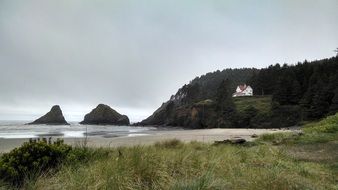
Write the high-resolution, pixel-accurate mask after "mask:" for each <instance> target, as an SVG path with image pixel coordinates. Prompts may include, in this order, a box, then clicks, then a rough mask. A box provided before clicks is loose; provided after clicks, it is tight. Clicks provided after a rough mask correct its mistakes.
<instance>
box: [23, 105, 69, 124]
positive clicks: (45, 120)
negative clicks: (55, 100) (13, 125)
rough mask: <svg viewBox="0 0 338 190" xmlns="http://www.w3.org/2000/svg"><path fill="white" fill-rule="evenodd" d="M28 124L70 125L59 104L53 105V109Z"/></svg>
mask: <svg viewBox="0 0 338 190" xmlns="http://www.w3.org/2000/svg"><path fill="white" fill-rule="evenodd" d="M28 124H29V125H34V124H47V125H69V124H68V123H67V121H66V120H65V118H64V117H63V114H62V111H61V108H60V106H58V105H55V106H53V107H52V109H51V110H50V111H49V112H48V113H46V114H45V115H44V116H42V117H40V118H39V119H37V120H35V121H33V122H32V123H28Z"/></svg>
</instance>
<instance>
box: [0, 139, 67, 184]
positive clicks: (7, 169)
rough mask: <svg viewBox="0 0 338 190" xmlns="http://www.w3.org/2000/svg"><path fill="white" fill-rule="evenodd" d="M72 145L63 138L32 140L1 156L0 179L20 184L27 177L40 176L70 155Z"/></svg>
mask: <svg viewBox="0 0 338 190" xmlns="http://www.w3.org/2000/svg"><path fill="white" fill-rule="evenodd" d="M71 150H72V147H71V146H69V145H66V144H64V142H63V140H59V139H58V140H56V141H55V142H51V140H49V141H48V142H47V140H46V139H42V140H40V139H38V140H30V141H29V142H26V143H24V144H23V145H22V146H21V147H19V148H15V149H13V150H12V151H11V152H9V153H6V154H3V155H2V157H1V158H0V179H2V180H4V181H6V182H8V183H11V184H13V185H15V186H20V185H21V184H22V183H23V182H24V180H25V179H32V178H35V177H38V176H39V175H40V174H42V173H43V172H44V171H46V170H48V169H51V168H55V167H57V166H58V165H59V164H60V163H61V162H62V161H63V160H65V159H66V158H67V156H68V153H69V152H70V151H71Z"/></svg>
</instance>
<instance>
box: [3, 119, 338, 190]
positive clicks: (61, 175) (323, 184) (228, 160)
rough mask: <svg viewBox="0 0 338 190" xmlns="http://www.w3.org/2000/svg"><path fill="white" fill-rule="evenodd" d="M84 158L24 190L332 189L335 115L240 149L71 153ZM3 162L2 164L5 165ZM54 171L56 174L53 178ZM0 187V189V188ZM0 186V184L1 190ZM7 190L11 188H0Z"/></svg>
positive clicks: (337, 148) (164, 145)
mask: <svg viewBox="0 0 338 190" xmlns="http://www.w3.org/2000/svg"><path fill="white" fill-rule="evenodd" d="M72 151H75V152H72V155H74V154H76V151H77V153H78V154H79V155H81V157H82V159H71V160H68V161H67V162H64V163H63V164H61V165H60V167H59V168H57V169H54V170H51V171H48V170H47V171H45V172H43V173H42V174H41V175H40V176H39V177H38V178H35V179H28V180H27V181H25V183H24V186H23V187H24V188H26V189H46V188H47V189H257V190H262V189H272V190H275V189H337V188H338V181H337V178H336V176H337V174H338V165H337V163H338V155H337V153H338V114H336V115H334V116H330V117H328V118H326V119H324V120H322V121H320V122H317V123H310V124H307V125H305V126H304V130H303V132H290V133H275V134H269V135H263V136H261V137H260V138H259V139H258V140H256V141H255V142H253V143H248V144H244V145H217V146H216V145H211V144H203V143H198V142H191V143H186V144H185V143H182V142H180V141H178V140H170V141H164V142H159V143H156V144H155V145H152V146H135V147H120V148H111V149H108V148H98V149H91V148H90V149H89V148H74V149H73V150H72ZM3 164H6V163H4V162H3V161H2V165H1V164H0V167H2V166H3ZM53 171H54V172H53ZM0 184H1V183H0ZM0 187H1V185H0ZM2 187H3V188H4V189H7V188H9V186H5V185H4V184H3V185H2Z"/></svg>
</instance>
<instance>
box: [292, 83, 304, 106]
mask: <svg viewBox="0 0 338 190" xmlns="http://www.w3.org/2000/svg"><path fill="white" fill-rule="evenodd" d="M301 98H302V87H301V86H300V84H299V82H298V81H297V80H294V81H293V83H292V90H291V94H290V100H289V102H290V103H291V104H298V103H299V100H300V99H301Z"/></svg>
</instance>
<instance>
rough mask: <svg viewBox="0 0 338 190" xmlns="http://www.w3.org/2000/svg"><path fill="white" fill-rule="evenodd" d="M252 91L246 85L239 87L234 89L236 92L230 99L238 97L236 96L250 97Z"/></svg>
mask: <svg viewBox="0 0 338 190" xmlns="http://www.w3.org/2000/svg"><path fill="white" fill-rule="evenodd" d="M252 95H253V90H252V88H251V86H249V85H248V86H247V85H246V84H243V85H239V86H237V88H236V92H235V93H233V94H232V97H238V96H252Z"/></svg>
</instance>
